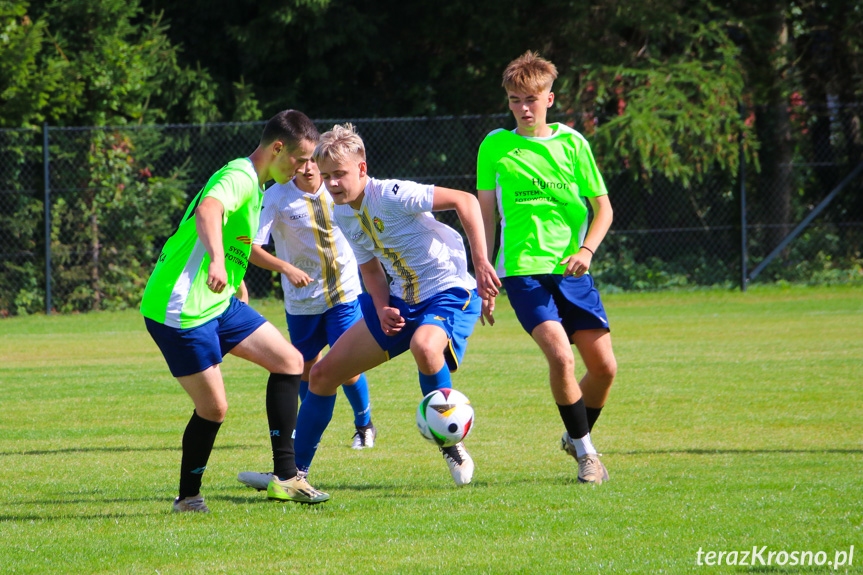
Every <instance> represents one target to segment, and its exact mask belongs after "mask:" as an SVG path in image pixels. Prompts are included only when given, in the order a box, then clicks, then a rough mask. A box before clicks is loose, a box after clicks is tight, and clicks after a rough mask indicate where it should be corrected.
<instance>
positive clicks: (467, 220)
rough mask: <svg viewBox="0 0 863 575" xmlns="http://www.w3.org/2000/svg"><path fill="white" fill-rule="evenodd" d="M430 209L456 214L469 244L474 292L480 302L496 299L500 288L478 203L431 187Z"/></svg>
mask: <svg viewBox="0 0 863 575" xmlns="http://www.w3.org/2000/svg"><path fill="white" fill-rule="evenodd" d="M432 210H434V211H436V212H438V211H442V210H455V211H456V213H457V214H458V219H459V220H460V221H461V225H462V228H464V233H465V235H466V236H467V240H468V243H469V244H470V254H471V258H472V259H473V270H474V274H475V275H476V282H477V286H476V289H477V292H478V293H479V295H480V297H481V298H482V299H483V300H485V299H488V298H490V297H494V296H496V295H497V294H498V293H499V291H498V289H497V288H499V287H500V280H499V279H498V277H497V273H495V271H494V266H492V265H491V262H490V261H489V257H488V247H487V245H486V241H485V232H484V230H485V226H484V224H483V218H482V213H481V211H480V205H479V201H478V200H477V199H476V198H475V197H474V196H473V195H471V194H469V193H467V192H463V191H461V190H453V189H450V188H441V187H439V186H435V189H434V199H433V201H432ZM492 237H493V236H492Z"/></svg>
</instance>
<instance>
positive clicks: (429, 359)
mask: <svg viewBox="0 0 863 575" xmlns="http://www.w3.org/2000/svg"><path fill="white" fill-rule="evenodd" d="M411 354H413V356H414V360H415V361H416V363H417V367H418V368H419V369H420V371H422V372H424V373H435V372H436V371H437V370H435V369H434V368H435V366H437V364H439V363H440V360H441V350H439V349H437V347H435V346H433V345H431V344H430V342H427V341H417V339H416V338H415V339H414V340H413V341H411ZM438 369H439V367H438Z"/></svg>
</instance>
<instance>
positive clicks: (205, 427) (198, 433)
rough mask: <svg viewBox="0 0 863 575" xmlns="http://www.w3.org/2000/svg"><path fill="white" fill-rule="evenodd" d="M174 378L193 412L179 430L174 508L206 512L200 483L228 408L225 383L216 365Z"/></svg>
mask: <svg viewBox="0 0 863 575" xmlns="http://www.w3.org/2000/svg"><path fill="white" fill-rule="evenodd" d="M177 381H178V382H179V383H180V385H181V386H182V388H183V389H184V390H186V393H188V394H189V397H190V398H191V399H192V403H194V405H195V411H194V412H193V413H192V417H191V418H190V419H189V423H188V424H187V425H186V429H185V431H184V432H183V443H182V451H183V455H182V458H181V461H180V493H179V495H178V497H177V499H176V500H175V501H174V510H175V511H204V512H207V511H209V509H208V508H207V506H206V504H205V503H204V498H203V497H201V482H202V480H203V476H204V471H205V470H206V469H207V462H208V461H209V460H210V454H211V453H212V451H213V445H214V444H215V442H216V435H217V434H218V433H219V428H220V427H221V425H222V422H223V421H224V420H225V414H226V413H227V410H228V401H227V398H226V396H225V386H224V384H223V382H222V373H221V370H220V369H219V365H218V364H217V365H213V366H210V367H208V368H207V369H205V370H204V371H201V372H199V373H195V374H192V375H187V376H183V377H178V378H177Z"/></svg>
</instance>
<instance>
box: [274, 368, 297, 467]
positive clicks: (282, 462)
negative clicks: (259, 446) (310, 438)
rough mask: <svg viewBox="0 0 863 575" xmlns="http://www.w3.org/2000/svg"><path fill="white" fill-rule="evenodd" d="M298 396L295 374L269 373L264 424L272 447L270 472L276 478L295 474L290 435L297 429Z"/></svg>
mask: <svg viewBox="0 0 863 575" xmlns="http://www.w3.org/2000/svg"><path fill="white" fill-rule="evenodd" d="M299 395H300V375H299V374H297V375H288V374H285V373H271V374H270V379H269V380H268V381H267V421H268V422H269V424H270V443H271V444H272V447H273V473H275V474H276V475H277V476H278V477H279V478H280V479H289V478H291V477H293V476H295V475H296V474H297V463H296V461H295V459H294V438H293V435H294V429H295V428H296V426H297V405H298V401H299Z"/></svg>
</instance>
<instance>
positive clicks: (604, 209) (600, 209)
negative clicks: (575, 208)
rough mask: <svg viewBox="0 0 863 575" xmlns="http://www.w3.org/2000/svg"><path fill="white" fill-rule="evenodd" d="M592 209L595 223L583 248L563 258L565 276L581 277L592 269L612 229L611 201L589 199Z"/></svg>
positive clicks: (591, 225) (600, 198)
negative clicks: (597, 251)
mask: <svg viewBox="0 0 863 575" xmlns="http://www.w3.org/2000/svg"><path fill="white" fill-rule="evenodd" d="M587 199H588V201H589V202H590V207H591V208H592V209H593V221H592V222H590V228H589V229H588V230H587V235H586V236H585V238H584V242H583V243H582V247H581V248H580V249H579V250H578V251H577V252H576V253H575V254H573V255H571V256H567V257H565V258H563V261H561V262H560V265H564V264H566V269H565V270H564V272H563V275H565V276H570V275H574V276H575V277H581V276H583V275H584V274H585V273H587V271H588V270H589V269H590V263H591V262H592V261H593V255H594V254H595V253H596V250H598V249H599V244H601V243H602V240H603V239H605V234H607V233H608V229H609V228H610V227H611V221H612V220H613V219H614V211H613V210H612V209H611V201H610V200H609V199H608V196H607V195H602V196H596V197H588V198H587Z"/></svg>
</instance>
